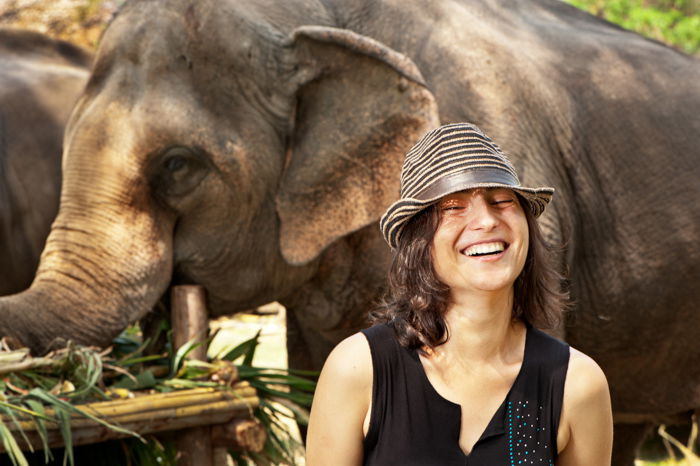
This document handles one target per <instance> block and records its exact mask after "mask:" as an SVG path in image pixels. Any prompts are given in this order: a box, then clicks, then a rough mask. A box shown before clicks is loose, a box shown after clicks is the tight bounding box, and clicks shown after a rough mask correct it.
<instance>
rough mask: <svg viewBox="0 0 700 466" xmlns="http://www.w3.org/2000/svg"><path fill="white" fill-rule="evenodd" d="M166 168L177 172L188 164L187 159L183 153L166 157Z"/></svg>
mask: <svg viewBox="0 0 700 466" xmlns="http://www.w3.org/2000/svg"><path fill="white" fill-rule="evenodd" d="M164 165H165V168H166V169H167V170H168V171H169V172H171V173H174V172H177V171H179V170H182V169H183V168H185V167H186V166H187V159H186V158H185V157H183V156H181V155H172V156H170V157H168V158H167V159H165V162H164Z"/></svg>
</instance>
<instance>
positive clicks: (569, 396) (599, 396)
mask: <svg viewBox="0 0 700 466" xmlns="http://www.w3.org/2000/svg"><path fill="white" fill-rule="evenodd" d="M561 420H562V422H561V425H560V428H559V435H558V439H557V441H558V444H559V446H560V447H561V449H560V453H559V458H558V460H557V466H588V465H591V464H595V465H600V466H606V465H607V466H609V465H610V460H611V456H612V437H613V422H612V409H611V404H610V391H609V389H608V382H607V380H606V379H605V374H603V371H602V370H601V369H600V367H599V366H598V364H596V362H595V361H593V359H591V358H590V357H588V356H586V355H585V354H583V353H581V352H580V351H577V350H575V349H573V348H572V349H571V359H570V361H569V369H568V371H567V375H566V383H565V385H564V405H563V408H562V414H561Z"/></svg>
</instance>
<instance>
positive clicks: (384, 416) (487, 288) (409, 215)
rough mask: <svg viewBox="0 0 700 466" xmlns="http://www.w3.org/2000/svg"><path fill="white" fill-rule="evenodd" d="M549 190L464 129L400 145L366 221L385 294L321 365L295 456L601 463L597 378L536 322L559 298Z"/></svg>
mask: <svg viewBox="0 0 700 466" xmlns="http://www.w3.org/2000/svg"><path fill="white" fill-rule="evenodd" d="M553 192H554V190H553V189H552V188H548V187H541V188H527V187H524V186H522V185H521V184H520V181H519V180H518V177H517V174H516V173H515V170H514V169H513V166H512V164H511V163H510V161H509V160H508V158H507V157H506V156H505V155H504V154H503V152H502V151H501V150H500V148H499V147H498V146H497V145H496V144H495V143H494V142H493V141H491V139H490V138H488V137H487V136H486V135H485V134H483V133H482V132H481V131H480V130H479V129H478V128H476V127H475V126H472V125H469V124H452V125H446V126H442V127H440V128H437V129H435V130H433V131H431V132H429V133H428V134H427V135H425V136H424V137H423V138H422V139H421V140H420V141H419V142H418V143H417V144H416V145H415V146H414V147H413V149H411V151H409V153H408V154H407V156H406V161H405V163H404V166H403V170H402V175H401V199H400V200H399V201H397V202H395V203H394V204H393V205H392V206H391V207H389V209H388V211H387V212H386V213H385V214H384V216H383V218H382V221H381V223H380V227H381V229H382V233H383V234H384V237H385V239H386V241H387V242H388V243H389V245H390V246H391V247H392V248H393V249H395V256H394V261H393V264H392V267H391V269H390V272H389V292H388V294H387V297H386V299H385V302H384V304H383V305H382V307H381V308H379V309H377V310H375V311H374V312H373V313H372V316H373V319H374V322H375V325H374V326H372V327H370V328H368V329H365V330H363V331H362V332H361V333H358V334H356V335H353V336H351V337H350V338H348V339H346V340H345V341H343V342H341V343H340V345H338V346H337V347H336V348H335V350H334V351H333V352H332V353H331V355H330V356H329V358H328V360H327V362H326V364H325V366H324V368H323V371H322V373H321V377H320V379H319V383H318V387H317V390H316V395H315V397H314V404H313V408H312V412H311V419H310V423H309V434H308V446H307V463H308V464H309V465H311V466H313V465H315V464H330V463H333V464H349V465H350V464H352V465H355V464H365V465H385V464H402V465H428V464H444V465H451V464H465V463H468V464H479V465H482V464H489V465H491V464H499V465H501V464H503V465H505V464H508V465H517V464H554V463H555V461H556V464H558V465H590V464H596V465H605V464H610V457H611V449H612V414H611V408H610V396H609V393H608V387H607V382H606V380H605V376H604V375H603V373H602V371H601V370H600V368H599V367H598V365H597V364H596V363H595V362H594V361H593V360H592V359H591V358H589V357H588V356H586V355H584V354H583V353H581V352H579V351H577V350H575V349H573V348H570V347H569V346H568V345H567V344H565V343H563V342H561V341H559V340H556V339H554V338H552V337H550V336H548V335H546V334H545V333H543V332H542V331H540V330H538V329H537V328H535V327H540V328H543V327H547V326H551V325H552V324H554V323H556V321H557V320H558V317H559V315H560V313H561V310H562V308H563V307H564V306H565V295H564V294H563V293H562V292H561V291H560V279H561V277H560V276H559V274H558V273H557V272H556V270H555V269H554V267H552V265H551V258H550V255H549V253H548V250H547V247H546V246H545V243H544V241H543V239H542V235H541V233H540V230H539V227H538V225H537V221H536V218H537V217H538V216H539V215H540V214H541V213H542V212H543V210H544V208H545V207H546V205H547V204H548V203H549V201H550V199H551V197H552V194H553ZM338 399H342V400H344V401H345V403H344V404H343V406H342V408H341V407H338V403H337V400H338ZM339 458H340V463H339V462H338V461H339Z"/></svg>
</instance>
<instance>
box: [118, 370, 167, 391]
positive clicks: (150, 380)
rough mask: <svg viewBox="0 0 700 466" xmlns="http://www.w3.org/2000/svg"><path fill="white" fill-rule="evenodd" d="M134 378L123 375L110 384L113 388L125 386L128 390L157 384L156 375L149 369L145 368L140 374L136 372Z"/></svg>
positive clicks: (151, 386)
mask: <svg viewBox="0 0 700 466" xmlns="http://www.w3.org/2000/svg"><path fill="white" fill-rule="evenodd" d="M134 378H135V379H136V380H134V379H132V378H130V377H127V376H126V375H125V376H124V377H122V378H121V379H119V381H118V382H116V383H114V384H112V385H111V386H112V387H114V388H126V389H129V390H142V389H145V388H153V387H155V386H156V384H157V380H156V377H155V376H154V375H153V372H151V371H150V370H145V371H143V372H141V373H140V374H137V375H136V376H135V377H134Z"/></svg>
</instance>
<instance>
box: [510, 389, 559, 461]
mask: <svg viewBox="0 0 700 466" xmlns="http://www.w3.org/2000/svg"><path fill="white" fill-rule="evenodd" d="M541 411H542V406H540V407H538V408H537V409H535V408H534V407H533V406H532V405H531V404H530V403H529V402H527V401H518V402H517V403H515V404H513V402H512V401H509V402H508V412H507V426H508V431H507V434H508V459H509V460H510V464H511V466H513V465H525V464H546V465H554V463H553V462H552V460H551V459H550V458H542V457H541V456H539V455H538V454H537V450H541V449H542V448H543V447H544V450H548V449H549V444H547V443H545V442H543V441H542V440H538V438H541V437H543V435H542V434H544V431H545V429H546V428H545V427H542V428H541V430H540V428H539V427H537V425H538V424H539V420H540V414H541ZM538 432H539V433H540V434H539V435H538ZM543 443H544V445H543Z"/></svg>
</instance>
